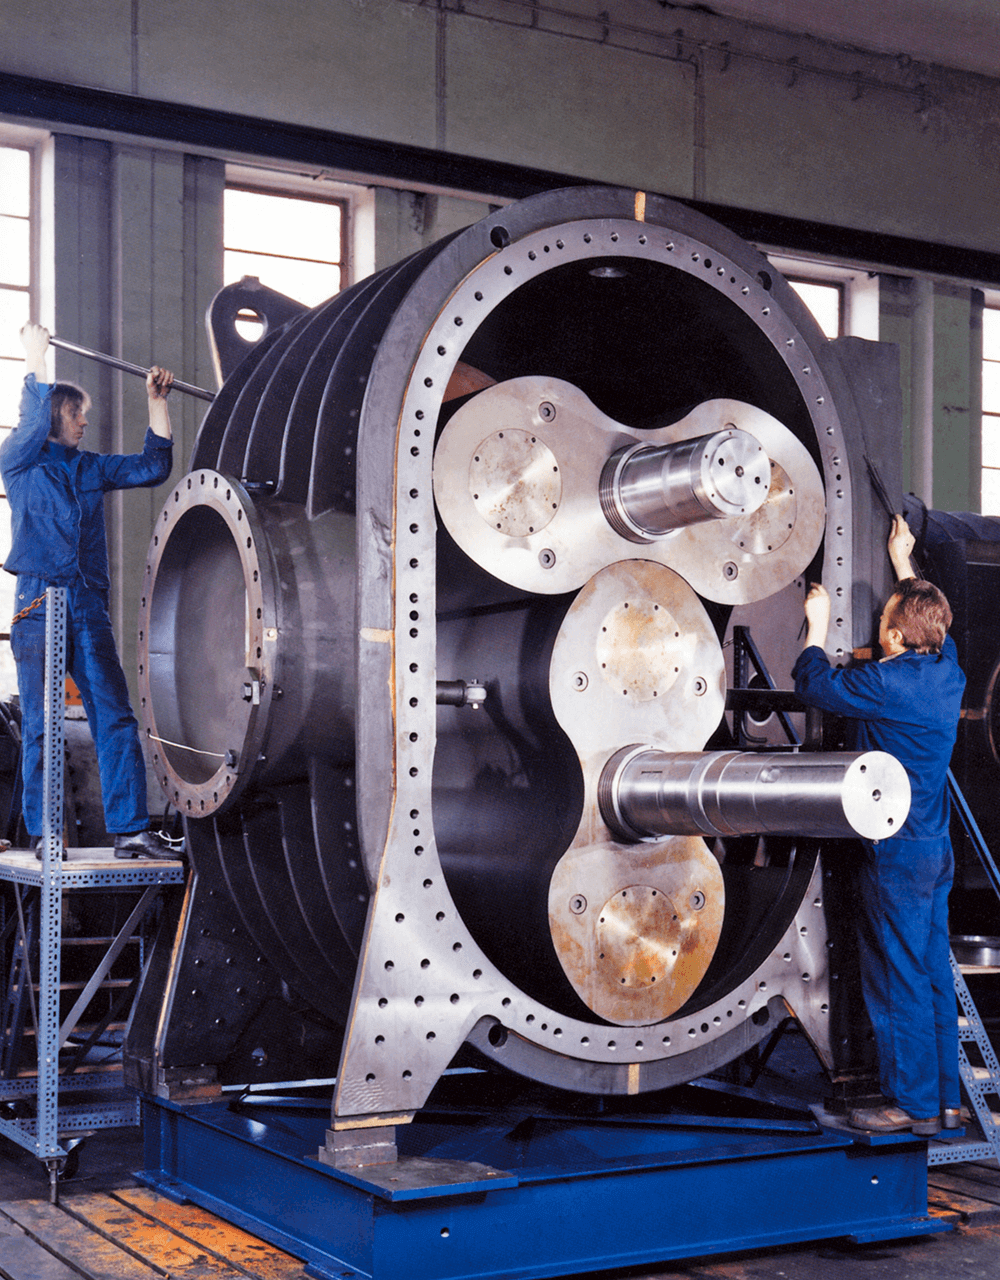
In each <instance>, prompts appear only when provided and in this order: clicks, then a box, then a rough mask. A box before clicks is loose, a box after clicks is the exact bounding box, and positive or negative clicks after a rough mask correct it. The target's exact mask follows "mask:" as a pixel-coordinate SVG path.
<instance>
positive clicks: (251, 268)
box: [224, 249, 340, 307]
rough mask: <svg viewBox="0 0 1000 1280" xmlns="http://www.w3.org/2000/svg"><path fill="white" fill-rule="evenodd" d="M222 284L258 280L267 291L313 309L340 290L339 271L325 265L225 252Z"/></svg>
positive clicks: (256, 254)
mask: <svg viewBox="0 0 1000 1280" xmlns="http://www.w3.org/2000/svg"><path fill="white" fill-rule="evenodd" d="M224 275H225V283H226V284H232V283H234V282H235V281H237V280H239V279H241V278H242V277H243V276H257V277H258V278H259V280H260V282H261V284H266V285H267V287H268V288H269V289H277V291H278V292H279V293H284V294H287V295H288V297H289V298H295V300H296V301H297V302H304V303H305V305H306V306H307V307H315V306H317V305H318V304H319V303H321V302H325V301H326V300H327V298H332V297H333V295H334V294H335V293H337V292H339V290H340V268H339V267H335V266H328V265H327V264H326V263H317V262H299V261H297V260H296V259H295V258H269V257H267V256H266V255H265V254H258V253H238V252H234V251H233V250H229V249H227V250H226V254H225V268H224Z"/></svg>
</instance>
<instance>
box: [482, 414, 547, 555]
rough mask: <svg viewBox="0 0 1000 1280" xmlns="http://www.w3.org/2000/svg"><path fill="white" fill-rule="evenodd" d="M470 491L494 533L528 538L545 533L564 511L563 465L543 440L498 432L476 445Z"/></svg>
mask: <svg viewBox="0 0 1000 1280" xmlns="http://www.w3.org/2000/svg"><path fill="white" fill-rule="evenodd" d="M469 492H470V494H471V495H472V501H473V502H474V503H475V506H476V510H477V511H478V512H479V515H480V516H481V517H482V519H483V521H484V522H485V523H486V524H487V525H488V526H489V528H491V529H498V530H499V531H500V532H501V533H502V534H504V535H505V536H506V537H508V538H524V537H527V536H528V534H531V533H536V532H540V531H541V530H542V529H544V528H545V526H546V525H547V524H548V523H549V521H550V520H551V519H552V516H553V514H554V512H556V511H558V510H559V499H560V498H561V496H562V482H561V480H560V478H559V464H558V463H557V462H556V458H555V454H554V453H553V452H552V450H551V449H550V448H549V447H548V445H546V444H545V442H544V441H543V440H539V439H538V437H537V435H534V434H532V433H531V432H528V431H520V430H518V429H517V428H508V429H507V430H506V431H494V433H493V434H492V435H490V436H487V437H486V439H485V440H481V441H480V442H479V444H478V445H477V446H476V451H475V453H474V454H473V456H472V461H471V462H470V464H469Z"/></svg>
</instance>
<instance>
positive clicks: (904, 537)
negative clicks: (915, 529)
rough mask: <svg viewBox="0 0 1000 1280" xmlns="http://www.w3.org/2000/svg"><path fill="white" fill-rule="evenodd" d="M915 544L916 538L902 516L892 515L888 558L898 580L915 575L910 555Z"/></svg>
mask: <svg viewBox="0 0 1000 1280" xmlns="http://www.w3.org/2000/svg"><path fill="white" fill-rule="evenodd" d="M916 545H917V540H916V538H915V537H914V536H913V534H912V533H911V532H910V526H909V525H908V524H907V523H906V521H905V520H904V519H903V517H902V516H899V515H896V516H893V517H892V528H891V529H890V530H889V559H890V560H891V561H892V567H893V569H894V570H895V573H896V577H897V578H899V579H900V580H902V579H903V578H912V577H914V576H915V575H914V572H913V562H912V560H911V559H910V556H911V555H912V554H913V548H914V547H915V546H916Z"/></svg>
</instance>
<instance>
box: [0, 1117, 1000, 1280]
mask: <svg viewBox="0 0 1000 1280" xmlns="http://www.w3.org/2000/svg"><path fill="white" fill-rule="evenodd" d="M141 1158H142V1149H141V1138H140V1133H139V1131H138V1129H119V1130H108V1131H105V1132H101V1133H95V1134H93V1135H92V1136H91V1137H89V1138H88V1139H87V1140H86V1142H85V1143H84V1145H83V1146H82V1148H81V1149H80V1152H79V1162H78V1166H77V1169H76V1171H75V1172H74V1174H73V1176H72V1177H69V1178H66V1179H64V1180H63V1181H62V1182H61V1183H60V1193H59V1205H58V1207H54V1206H52V1205H51V1204H50V1203H49V1196H48V1186H47V1179H46V1173H45V1169H44V1166H43V1165H41V1164H40V1163H39V1162H38V1161H37V1160H36V1159H35V1158H34V1156H32V1155H31V1154H29V1153H28V1152H27V1151H24V1150H22V1149H21V1148H20V1147H17V1146H16V1145H15V1144H13V1143H12V1142H10V1141H9V1140H7V1139H6V1138H0V1276H2V1277H3V1280H81V1278H84V1280H304V1275H305V1271H304V1267H303V1264H302V1263H301V1262H300V1261H298V1260H297V1259H295V1258H292V1257H290V1256H289V1255H288V1254H286V1253H283V1252H281V1250H279V1249H275V1248H273V1247H272V1246H270V1245H268V1244H266V1243H264V1242H263V1241H261V1240H257V1239H255V1238H254V1237H253V1236H250V1235H247V1234H246V1232H243V1231H240V1230H238V1229H237V1228H235V1227H233V1226H230V1225H229V1224H228V1223H225V1222H222V1221H220V1219H218V1218H216V1217H214V1216H213V1215H212V1214H210V1213H207V1212H206V1211H204V1210H202V1209H199V1208H196V1207H194V1206H192V1205H177V1204H175V1203H173V1202H172V1201H171V1200H167V1199H165V1198H164V1197H162V1196H159V1195H157V1194H156V1193H155V1192H152V1191H150V1190H148V1189H146V1188H145V1187H143V1186H141V1185H140V1184H139V1183H138V1182H137V1180H136V1179H135V1178H134V1177H133V1176H132V1171H133V1170H135V1169H137V1168H138V1167H139V1166H140V1164H141ZM929 1182H930V1194H929V1209H930V1211H931V1213H932V1214H935V1215H938V1216H941V1217H943V1218H944V1219H946V1220H947V1221H949V1222H951V1223H953V1224H954V1229H953V1230H952V1231H950V1232H946V1233H942V1234H939V1235H933V1236H928V1237H923V1238H919V1239H914V1240H908V1241H904V1242H900V1243H887V1244H886V1243H883V1244H878V1245H868V1246H852V1245H849V1244H845V1243H843V1242H840V1241H826V1242H822V1243H819V1244H810V1245H801V1246H794V1247H784V1248H776V1249H766V1250H752V1251H748V1252H746V1253H742V1254H731V1255H728V1256H726V1257H724V1258H698V1259H695V1260H692V1261H690V1262H686V1263H671V1264H668V1265H665V1266H663V1267H662V1268H658V1267H655V1266H654V1267H652V1268H650V1267H639V1268H636V1267H631V1268H627V1269H625V1270H617V1271H605V1272H601V1273H600V1277H601V1278H602V1280H611V1278H612V1277H615V1278H616V1280H716V1278H717V1280H771V1278H774V1280H779V1278H780V1280H862V1278H864V1280H956V1278H961V1280H979V1278H980V1277H981V1278H982V1280H995V1277H996V1276H997V1275H998V1273H1000V1168H998V1167H997V1164H996V1162H994V1161H982V1162H977V1163H973V1164H955V1165H947V1166H939V1167H935V1168H932V1169H931V1170H930V1171H929ZM818 1190H819V1189H818ZM766 1200H767V1187H766V1185H764V1186H763V1187H762V1190H761V1202H762V1206H766ZM498 1248H499V1249H502V1246H498ZM502 1267H503V1259H502V1253H499V1252H498V1257H497V1268H498V1269H497V1272H496V1276H495V1280H499V1278H500V1277H502V1276H503V1270H502ZM352 1274H353V1273H352ZM380 1280H381V1278H380ZM388 1280H406V1277H405V1276H402V1275H401V1276H393V1277H389V1278H388ZM592 1280H593V1277H592Z"/></svg>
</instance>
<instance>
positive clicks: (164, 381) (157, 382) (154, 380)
mask: <svg viewBox="0 0 1000 1280" xmlns="http://www.w3.org/2000/svg"><path fill="white" fill-rule="evenodd" d="M173 381H174V375H173V374H172V373H171V372H170V370H169V369H161V368H160V366H159V365H158V364H154V365H153V367H152V369H150V371H149V373H147V374H146V394H147V395H148V396H149V398H150V400H166V398H167V396H168V395H170V388H171V386H173Z"/></svg>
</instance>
